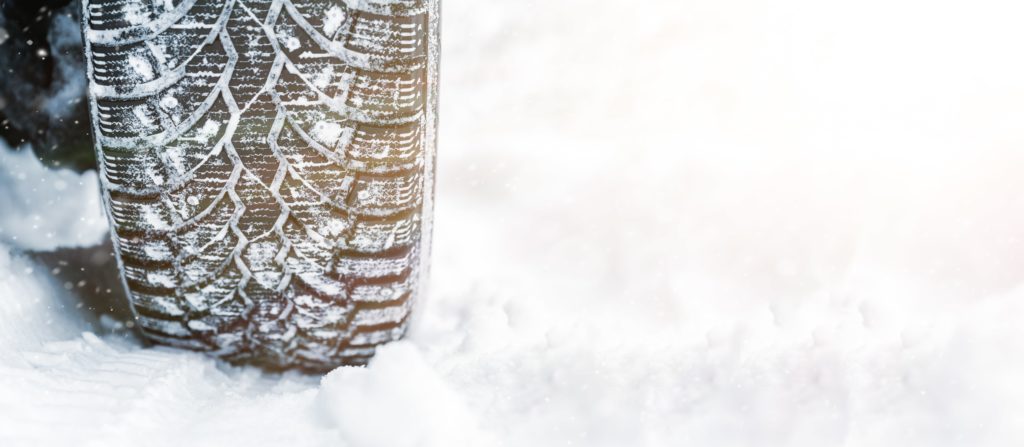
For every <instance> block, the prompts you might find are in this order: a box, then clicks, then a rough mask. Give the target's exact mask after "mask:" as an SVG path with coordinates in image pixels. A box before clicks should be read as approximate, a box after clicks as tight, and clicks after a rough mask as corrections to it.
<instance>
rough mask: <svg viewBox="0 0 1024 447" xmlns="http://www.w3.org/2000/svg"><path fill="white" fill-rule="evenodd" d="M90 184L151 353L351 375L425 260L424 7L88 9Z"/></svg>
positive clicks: (430, 108) (233, 3) (410, 297)
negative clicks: (171, 349) (186, 351)
mask: <svg viewBox="0 0 1024 447" xmlns="http://www.w3.org/2000/svg"><path fill="white" fill-rule="evenodd" d="M83 8H84V9H83V10H84V14H83V29H84V35H85V52H86V58H87V60H88V64H87V67H88V76H89V82H90V89H89V99H90V108H91V113H92V125H93V130H94V134H95V140H96V147H97V151H98V153H97V155H98V158H99V160H100V170H101V171H100V173H101V175H100V177H101V183H102V185H103V191H104V199H105V202H106V207H107V213H108V216H109V218H110V221H111V225H112V229H113V231H112V237H113V240H114V244H115V247H116V251H117V255H118V259H119V263H120V266H121V274H122V278H123V280H124V282H125V286H126V288H127V290H128V292H129V296H130V298H131V303H132V308H133V311H134V313H135V316H136V322H137V325H138V327H139V328H140V330H141V332H142V333H143V334H144V335H145V336H146V337H147V338H148V339H150V340H152V341H155V342H158V343H164V344H168V345H173V346H178V347H184V348H190V349H196V350H203V351H208V352H211V353H213V354H215V355H218V356H220V357H223V358H226V359H228V360H231V361H235V362H245V363H254V364H260V365H262V366H265V367H269V368H290V367H297V368H303V369H307V370H316V371H320V370H326V369H330V368H332V367H334V366H337V365H341V364H361V363H365V362H366V361H367V360H368V359H369V358H370V356H372V355H373V353H374V350H375V347H376V346H377V345H378V344H381V343H385V342H388V341H391V340H395V339H397V338H400V337H401V336H402V335H403V334H404V332H405V330H406V328H407V326H408V323H409V314H410V312H411V305H412V303H413V302H414V301H415V297H416V295H417V294H418V289H419V283H420V282H421V281H420V277H421V275H422V274H423V273H424V270H425V266H424V265H423V264H422V262H421V260H423V259H425V258H426V254H427V253H428V251H429V235H430V217H431V208H432V191H433V169H434V168H433V165H434V160H433V157H434V147H435V143H434V142H435V129H436V86H437V82H436V79H437V78H436V76H437V51H438V45H437V35H438V34H437V31H438V29H437V27H438V16H437V14H438V2H437V0H359V1H356V0H164V1H152V0H85V2H84V5H83Z"/></svg>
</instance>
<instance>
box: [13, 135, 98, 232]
mask: <svg viewBox="0 0 1024 447" xmlns="http://www.w3.org/2000/svg"><path fill="white" fill-rule="evenodd" d="M100 203H101V202H100V194H99V180H98V179H97V178H96V172H95V171H88V172H83V173H81V174H77V173H75V172H73V171H71V170H57V171H51V170H49V169H47V168H46V167H45V166H43V164H42V163H41V162H40V161H39V160H38V159H37V158H36V157H35V155H34V154H33V153H32V151H31V150H28V149H27V148H26V149H22V150H18V151H11V150H10V148H8V147H7V145H6V144H5V143H4V142H3V141H0V210H2V211H0V242H2V243H5V244H7V245H10V246H14V247H18V248H21V249H24V250H52V249H55V248H59V247H86V246H91V245H96V244H98V243H99V242H100V241H101V240H102V238H103V237H104V235H105V234H106V232H107V219H106V217H104V216H103V212H102V210H103V208H102V206H101V205H100Z"/></svg>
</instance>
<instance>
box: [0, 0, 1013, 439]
mask: <svg viewBox="0 0 1024 447" xmlns="http://www.w3.org/2000/svg"><path fill="white" fill-rule="evenodd" d="M645 5H646V6H645V7H643V8H640V7H633V6H630V5H626V4H623V3H618V2H616V3H611V2H604V3H602V2H593V1H584V0H565V1H561V2H533V3H525V2H507V1H505V2H503V1H448V2H445V4H444V8H445V10H444V14H445V16H444V27H445V28H444V33H443V34H444V50H443V56H442V57H443V59H444V61H443V67H442V86H441V90H442V92H443V93H442V97H441V103H442V110H441V123H442V124H441V144H440V150H439V160H438V161H439V166H438V189H437V200H436V204H437V205H436V206H437V208H436V220H435V227H434V236H435V238H434V242H433V245H432V246H433V264H432V272H431V278H432V279H431V289H430V293H429V296H428V297H427V299H425V300H424V301H422V302H420V303H418V305H419V311H418V314H417V315H416V318H417V319H416V323H415V326H414V328H413V330H412V332H411V334H410V336H409V338H408V340H406V341H403V342H400V343H396V344H393V345H389V346H387V347H385V348H384V349H382V350H381V351H380V353H379V355H378V357H376V358H375V359H374V360H373V362H372V363H371V364H370V365H369V367H367V368H339V369H337V370H335V371H333V372H331V373H329V374H327V375H326V376H323V377H315V376H304V375H301V374H294V373H291V374H284V375H271V374H266V373H262V372H260V371H259V370H256V369H252V368H238V367H230V366H226V365H224V364H221V363H218V362H216V361H214V360H211V359H209V358H205V357H204V356H202V355H200V354H195V353H189V352H183V351H176V350H173V349H168V348H161V347H144V346H142V345H141V344H140V343H139V342H138V340H136V339H134V338H132V337H127V336H125V335H124V333H123V331H114V332H109V331H108V330H107V329H105V328H110V327H111V325H110V324H105V325H99V326H93V325H89V324H87V323H86V317H85V316H84V315H83V314H82V313H81V312H82V311H79V310H77V307H76V305H75V303H76V296H75V293H74V292H73V291H68V290H67V289H66V288H63V287H60V285H59V284H57V283H56V282H55V281H54V280H53V279H51V278H50V275H49V273H48V272H47V271H46V270H45V269H43V268H41V267H40V266H39V265H38V264H37V263H35V262H34V261H32V260H31V259H30V258H29V257H28V255H26V254H25V252H26V250H46V249H56V248H58V247H65V246H79V247H80V246H85V245H90V244H96V243H98V242H99V239H100V238H101V237H102V231H103V222H104V221H103V220H102V216H99V215H98V213H99V211H98V210H99V205H98V189H97V188H98V186H97V184H96V180H95V174H94V173H85V174H82V175H78V174H73V173H70V172H68V171H61V170H47V169H45V168H43V167H42V166H41V165H36V164H33V162H32V159H31V158H30V155H26V154H27V151H24V150H23V151H22V152H19V153H11V152H9V151H7V148H0V157H3V158H0V210H2V211H0V228H2V229H3V232H0V244H2V245H0V445H3V446H21V445H33V446H36V445H44V446H45V445H79V444H80V445H104V446H121V445H125V446H128V445H156V446H162V445H167V446H172V445H173V446H179V445H203V446H206V445H209V446H222V445H249V446H272V445H302V446H320V445H322V446H339V445H342V446H354V447H363V446H367V447H373V446H381V447H402V446H468V445H473V446H478V445H509V446H549V445H586V446H626V445H629V446H632V445H646V446H680V445H695V446H738V445H751V446H753V445H756V446H765V445H789V446H815V447H817V446H822V445H848V446H892V445H901V446H945V445H948V446H953V445H956V446H962V445H971V446H1006V445H1022V443H1024V384H1022V381H1021V377H1024V341H1022V340H1024V326H1022V325H1021V324H1020V323H1019V322H1020V321H1021V320H1022V317H1024V199H1022V196H1021V191H1024V175H1021V172H1022V171H1024V152H1021V151H1020V148H1021V146H1022V144H1024V133H1022V132H1021V131H1020V129H1021V127H1020V123H1021V122H1024V90H1022V89H1021V88H1020V80H1021V79H1024V59H1021V58H1020V57H1013V55H1014V54H1016V53H1017V52H1018V48H1017V47H1018V46H1019V42H1022V41H1024V28H1021V27H1020V26H1019V24H1018V23H1017V22H1018V21H1019V20H1018V18H1019V17H1020V16H1021V13H1022V12H1024V11H1022V10H1021V6H1020V5H1019V4H1018V3H1015V2H1010V1H996V0H983V1H980V2H975V3H972V4H971V5H970V6H967V5H963V4H959V3H955V2H925V1H923V0H921V1H919V0H902V1H897V2H892V1H881V0H869V1H866V2H853V3H843V4H839V3H836V2H812V1H801V0H787V1H784V2H770V3H766V2H756V1H752V0H725V1H721V2H686V1H675V0H657V1H652V2H647V3H645ZM59 182H63V183H64V184H65V185H66V187H65V188H63V189H60V188H58V187H57V186H56V185H58V184H59ZM107 320H108V323H109V318H107Z"/></svg>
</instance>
